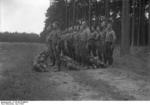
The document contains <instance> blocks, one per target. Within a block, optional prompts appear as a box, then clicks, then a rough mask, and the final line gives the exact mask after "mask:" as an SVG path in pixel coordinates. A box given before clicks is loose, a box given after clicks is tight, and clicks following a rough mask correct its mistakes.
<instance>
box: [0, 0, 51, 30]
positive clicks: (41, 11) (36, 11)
mask: <svg viewBox="0 0 150 105" xmlns="http://www.w3.org/2000/svg"><path fill="white" fill-rule="evenodd" d="M49 5H50V0H0V31H10V32H16V31H17V32H34V33H40V32H41V31H42V30H43V27H44V21H45V13H46V10H47V9H48V7H49Z"/></svg>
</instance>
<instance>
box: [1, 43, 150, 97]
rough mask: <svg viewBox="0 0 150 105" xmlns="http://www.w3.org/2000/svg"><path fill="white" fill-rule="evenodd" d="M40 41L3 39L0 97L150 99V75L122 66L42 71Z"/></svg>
mask: <svg viewBox="0 0 150 105" xmlns="http://www.w3.org/2000/svg"><path fill="white" fill-rule="evenodd" d="M42 49H44V46H43V45H40V44H26V43H22V44H21V43H14V44H10V43H0V93H1V94H0V100H16V99H20V100H149V99H150V82H149V80H150V79H149V78H148V76H147V77H146V76H143V75H139V74H137V73H134V72H132V71H129V70H126V69H123V68H122V69H120V68H119V67H117V66H116V67H111V68H107V69H97V70H80V71H67V70H63V71H61V72H54V69H55V68H51V69H50V72H47V73H38V72H34V71H32V60H33V59H34V57H35V55H37V53H38V52H39V51H41V50H42Z"/></svg>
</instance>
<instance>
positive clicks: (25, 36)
mask: <svg viewBox="0 0 150 105" xmlns="http://www.w3.org/2000/svg"><path fill="white" fill-rule="evenodd" d="M0 42H38V43H39V42H41V38H40V36H39V35H38V34H35V33H18V32H14V33H10V32H0Z"/></svg>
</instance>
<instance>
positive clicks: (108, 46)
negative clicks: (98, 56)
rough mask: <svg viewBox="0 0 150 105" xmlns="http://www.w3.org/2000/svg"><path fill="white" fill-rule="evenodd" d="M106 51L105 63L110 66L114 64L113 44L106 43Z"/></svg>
mask: <svg viewBox="0 0 150 105" xmlns="http://www.w3.org/2000/svg"><path fill="white" fill-rule="evenodd" d="M104 49H105V51H104V63H105V64H108V65H112V64H113V50H114V48H112V42H105V48H104Z"/></svg>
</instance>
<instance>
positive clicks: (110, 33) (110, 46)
mask: <svg viewBox="0 0 150 105" xmlns="http://www.w3.org/2000/svg"><path fill="white" fill-rule="evenodd" d="M115 41H116V34H115V32H114V30H113V29H112V25H111V24H110V23H109V24H108V25H107V29H106V36H105V54H104V63H105V64H107V63H108V65H112V64H113V51H114V45H115Z"/></svg>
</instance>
